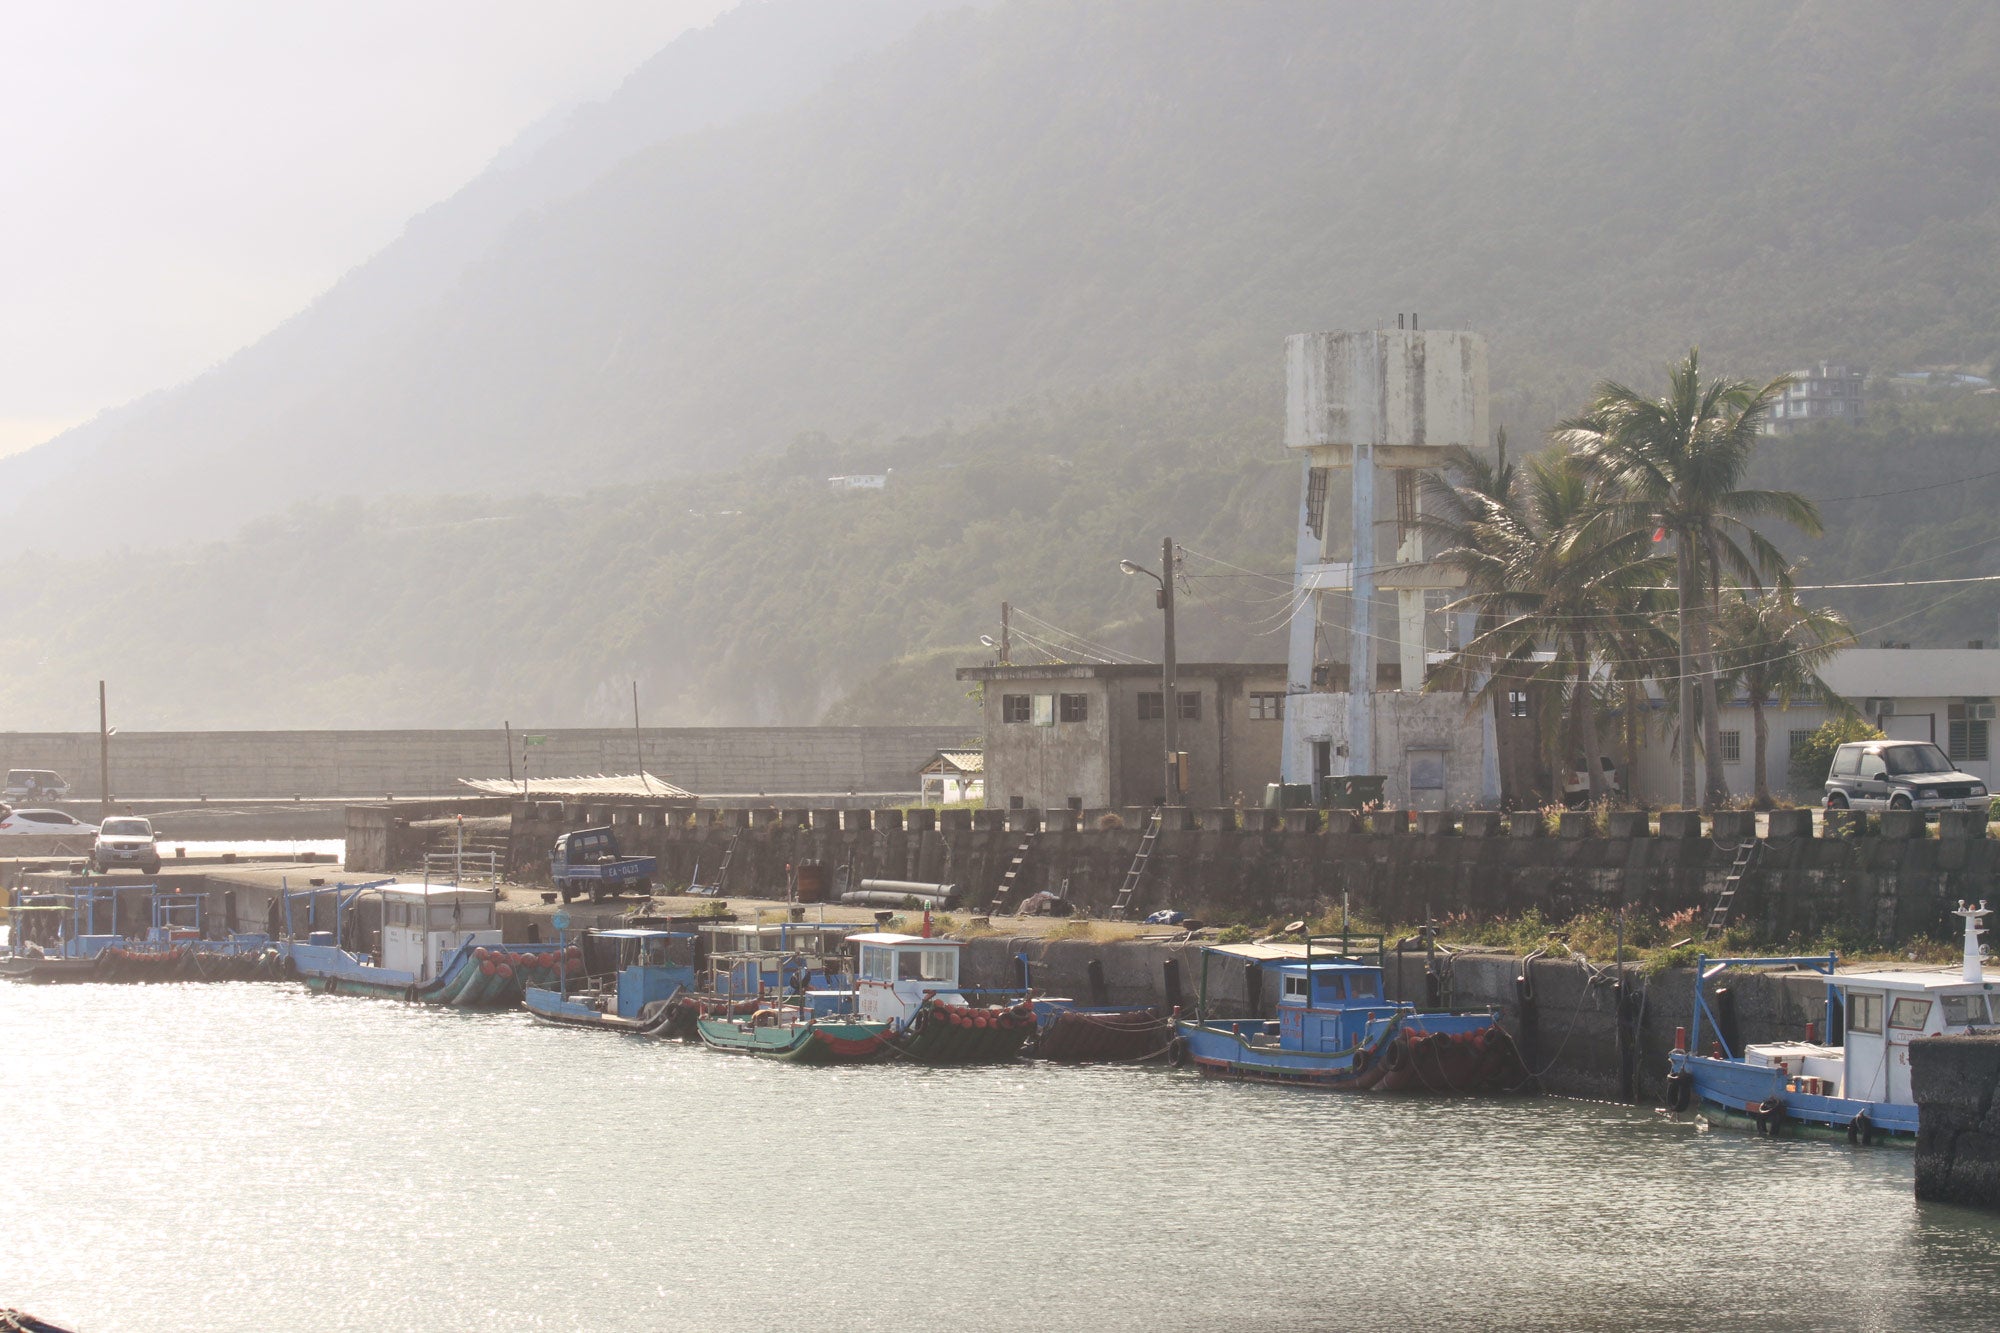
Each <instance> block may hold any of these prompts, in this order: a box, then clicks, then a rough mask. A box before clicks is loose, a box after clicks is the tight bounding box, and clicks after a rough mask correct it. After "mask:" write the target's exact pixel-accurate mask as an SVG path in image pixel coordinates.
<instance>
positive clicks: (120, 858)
mask: <svg viewBox="0 0 2000 1333" xmlns="http://www.w3.org/2000/svg"><path fill="white" fill-rule="evenodd" d="M90 864H91V865H92V866H94V867H96V869H97V872H98V873H99V874H103V873H104V872H105V871H107V870H114V869H117V868H118V867H120V866H136V867H137V868H138V869H139V870H140V871H142V872H144V873H145V874H148V875H157V874H159V873H160V844H159V841H158V840H157V839H156V838H155V837H154V835H153V821H152V820H150V819H141V818H139V817H138V816H137V815H113V816H111V818H109V819H107V820H105V821H104V823H103V824H101V825H99V826H98V830H97V841H96V843H94V844H93V845H92V846H91V849H90Z"/></svg>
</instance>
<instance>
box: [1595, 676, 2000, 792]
mask: <svg viewBox="0 0 2000 1333" xmlns="http://www.w3.org/2000/svg"><path fill="white" fill-rule="evenodd" d="M1820 679H1822V680H1824V681H1825V682H1826V683H1827V685H1828V686H1829V687H1830V688H1831V689H1832V690H1833V692H1834V694H1835V695H1836V696H1837V697H1838V700H1839V701H1840V702H1844V703H1846V704H1847V705H1848V706H1849V707H1851V708H1852V709H1853V710H1854V711H1855V712H1856V713H1857V714H1859V715H1860V716H1861V718H1862V719H1863V720H1864V721H1866V722H1867V723H1869V725H1871V726H1875V727H1880V728H1881V729H1882V731H1883V732H1884V733H1885V734H1887V735H1888V736H1889V737H1890V738H1891V739H1893V740H1915V741H1930V742H1933V743H1934V744H1936V745H1937V746H1938V747H1939V748H1940V749H1942V750H1943V751H1944V752H1945V753H1946V754H1947V755H1949V756H1950V757H1951V760H1952V762H1953V763H1954V764H1956V765H1957V766H1958V767H1959V768H1960V769H1961V770H1963V771H1964V772H1967V773H1970V774H1972V775H1973V776H1974V777H1977V778H1979V779H1981V780H1982V781H1984V782H1985V783H1986V784H1987V785H1988V786H1989V787H1991V786H1992V785H1993V782H1994V777H1995V773H1994V766H1993V762H1992V753H1993V751H1992V739H1993V738H1992V732H1993V728H1994V723H1995V721H1996V718H1995V707H1996V704H2000V650H1995V649H1991V648H1850V649H1848V650H1846V651H1845V652H1843V653H1841V654H1840V655H1839V656H1837V657H1835V658H1834V659H1833V660H1832V661H1831V662H1829V663H1827V665H1826V666H1825V667H1824V668H1822V669H1821V671H1820ZM1840 711H1841V710H1840V707H1839V703H1838V702H1833V701H1828V700H1820V699H1815V700H1810V701H1794V702H1793V703H1792V705H1791V706H1790V707H1788V708H1787V707H1781V706H1779V704H1778V702H1777V701H1776V700H1770V701H1768V702H1766V704H1765V712H1764V718H1765V723H1766V726H1767V727H1768V729H1769V734H1770V742H1769V747H1768V749H1767V751H1766V756H1765V757H1766V763H1767V764H1768V768H1769V776H1770V783H1771V789H1772V790H1773V791H1783V790H1785V789H1786V787H1787V785H1788V780H1787V774H1788V772H1789V771H1790V768H1791V759H1792V749H1793V747H1794V746H1796V745H1799V744H1801V743H1802V742H1803V741H1804V740H1805V739H1806V738H1807V737H1808V736H1810V735H1812V733H1813V732H1814V731H1816V730H1818V729H1819V726H1820V724H1821V723H1823V722H1825V721H1827V720H1828V719H1829V718H1832V717H1835V716H1838V714H1839V712H1840ZM1721 721H1722V727H1721V741H1722V763H1723V774H1724V776H1725V777H1727V778H1728V780H1729V790H1730V792H1731V793H1732V794H1734V795H1739V796H1741V795H1747V794H1749V793H1750V792H1751V791H1753V790H1754V789H1755V784H1754V782H1753V779H1752V774H1753V771H1754V763H1755V758H1756V755H1755V746H1756V737H1755V733H1754V726H1753V721H1752V717H1751V711H1750V703H1749V700H1748V699H1745V698H1740V697H1739V698H1736V699H1731V700H1729V701H1727V702H1726V703H1724V704H1723V706H1722V719H1721ZM1618 734H1619V733H1618V730H1617V728H1615V727H1607V728H1605V729H1604V739H1605V740H1606V743H1607V744H1615V743H1616V740H1617V736H1618ZM1634 791H1635V793H1636V794H1637V795H1638V796H1639V798H1640V799H1642V800H1645V801H1649V802H1655V803H1658V802H1669V801H1674V800H1677V799H1679V794H1680V770H1679V767H1678V761H1677V759H1676V750H1675V742H1674V737H1673V735H1672V734H1671V732H1670V729H1669V727H1668V726H1667V724H1666V722H1665V721H1664V712H1663V711H1661V712H1656V714H1655V717H1654V719H1653V723H1652V725H1651V726H1649V727H1647V728H1646V729H1645V741H1644V744H1643V745H1642V747H1641V749H1640V754H1639V768H1638V773H1637V785H1636V786H1635V788H1634ZM1817 792H1818V788H1817V787H1816V786H1814V787H1808V788H1806V789H1805V790H1803V791H1800V792H1797V793H1795V794H1796V795H1802V796H1803V795H1816V794H1817Z"/></svg>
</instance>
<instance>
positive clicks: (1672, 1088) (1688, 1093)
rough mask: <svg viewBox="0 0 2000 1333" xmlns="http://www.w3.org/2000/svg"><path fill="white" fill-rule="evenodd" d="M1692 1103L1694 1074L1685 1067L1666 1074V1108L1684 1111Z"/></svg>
mask: <svg viewBox="0 0 2000 1333" xmlns="http://www.w3.org/2000/svg"><path fill="white" fill-rule="evenodd" d="M1692 1105H1694V1075H1693V1074H1690V1073H1688V1072H1687V1071H1686V1070H1685V1069H1681V1070H1676V1071H1675V1072H1673V1073H1671V1074H1669V1075H1667V1109H1668V1110H1669V1111H1675V1112H1679V1111H1685V1110H1687V1109H1688V1107H1690V1106H1692Z"/></svg>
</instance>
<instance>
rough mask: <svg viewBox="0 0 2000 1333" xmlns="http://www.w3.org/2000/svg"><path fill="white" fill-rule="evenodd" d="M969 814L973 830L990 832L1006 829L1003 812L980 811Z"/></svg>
mask: <svg viewBox="0 0 2000 1333" xmlns="http://www.w3.org/2000/svg"><path fill="white" fill-rule="evenodd" d="M969 813H970V814H971V815H972V827H973V828H976V829H988V830H991V829H1004V828H1006V827H1007V812H1006V811H1005V810H994V809H980V810H973V811H970V812H969Z"/></svg>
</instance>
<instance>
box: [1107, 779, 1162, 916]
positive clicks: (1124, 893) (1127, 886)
mask: <svg viewBox="0 0 2000 1333" xmlns="http://www.w3.org/2000/svg"><path fill="white" fill-rule="evenodd" d="M1160 815H1161V810H1160V808H1159V807H1158V806H1154V807H1153V814H1152V817H1151V818H1149V819H1148V820H1147V821H1146V831H1145V833H1144V834H1142V835H1141V836H1140V838H1139V850H1138V851H1136V852H1134V853H1133V854H1132V867H1131V869H1129V870H1127V871H1126V872H1125V882H1124V883H1123V884H1121V885H1119V886H1118V898H1117V900H1116V901H1115V902H1113V903H1112V904H1111V919H1112V920H1113V921H1123V920H1124V919H1125V913H1126V912H1127V911H1128V910H1129V909H1130V908H1131V906H1132V895H1133V894H1135V893H1137V892H1138V891H1139V880H1140V879H1141V878H1142V877H1143V876H1144V875H1145V873H1146V862H1147V861H1149V860H1151V859H1152V857H1153V844H1154V843H1155V842H1156V841H1158V840H1159V836H1160Z"/></svg>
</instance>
